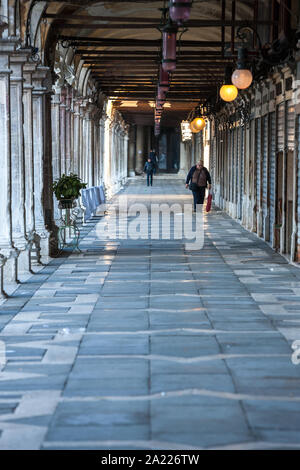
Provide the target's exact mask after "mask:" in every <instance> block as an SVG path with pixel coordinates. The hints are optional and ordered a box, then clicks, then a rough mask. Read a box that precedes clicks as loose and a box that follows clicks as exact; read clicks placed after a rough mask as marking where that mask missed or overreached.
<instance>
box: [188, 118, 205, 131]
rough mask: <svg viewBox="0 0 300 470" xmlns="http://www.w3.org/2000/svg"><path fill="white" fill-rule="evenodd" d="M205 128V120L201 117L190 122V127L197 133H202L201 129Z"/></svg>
mask: <svg viewBox="0 0 300 470" xmlns="http://www.w3.org/2000/svg"><path fill="white" fill-rule="evenodd" d="M205 126H206V122H205V119H203V118H202V117H196V118H195V119H194V120H193V121H192V122H191V127H193V129H197V132H200V131H202V129H204V127H205Z"/></svg>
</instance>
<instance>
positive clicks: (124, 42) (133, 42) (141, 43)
mask: <svg viewBox="0 0 300 470" xmlns="http://www.w3.org/2000/svg"><path fill="white" fill-rule="evenodd" d="M58 39H60V40H62V41H70V42H71V43H72V44H73V45H75V46H76V43H82V44H83V45H86V46H87V45H88V44H87V43H90V44H91V45H105V46H119V47H128V46H135V47H157V46H160V45H161V39H160V38H159V39H117V38H90V37H85V36H82V37H81V36H66V35H58ZM180 45H181V47H221V45H222V42H221V41H181V43H180ZM228 45H230V43H228Z"/></svg>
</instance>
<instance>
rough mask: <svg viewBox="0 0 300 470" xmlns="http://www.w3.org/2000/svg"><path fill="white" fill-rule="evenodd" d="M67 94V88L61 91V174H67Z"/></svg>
mask: <svg viewBox="0 0 300 470" xmlns="http://www.w3.org/2000/svg"><path fill="white" fill-rule="evenodd" d="M66 95H67V91H66V89H65V88H62V89H61V93H60V106H59V107H60V158H61V174H66V172H67V164H66V107H67V105H66Z"/></svg>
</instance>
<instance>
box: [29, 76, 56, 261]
mask: <svg viewBox="0 0 300 470" xmlns="http://www.w3.org/2000/svg"><path fill="white" fill-rule="evenodd" d="M48 72H49V69H48V67H37V70H36V72H35V73H34V74H33V85H34V89H33V92H32V97H33V132H34V146H33V149H34V206H35V230H36V234H37V238H36V245H37V250H38V261H39V260H40V257H41V256H42V257H46V260H47V258H48V257H49V256H50V253H51V247H50V242H51V235H52V234H51V232H50V230H51V228H50V226H49V222H50V220H51V215H50V214H49V213H46V209H47V211H48V212H49V210H50V209H49V208H46V207H43V203H44V204H45V203H46V201H47V199H48V198H47V197H46V194H45V192H46V191H49V190H50V188H51V184H52V175H49V161H48V159H49V158H51V155H49V146H48V143H47V142H46V139H49V138H50V133H51V129H47V125H46V124H47V122H46V118H47V116H46V110H47V103H46V94H47V93H49V90H48V88H47V87H45V86H44V80H45V78H46V77H47V74H48ZM46 215H47V220H46Z"/></svg>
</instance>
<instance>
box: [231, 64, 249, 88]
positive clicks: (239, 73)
mask: <svg viewBox="0 0 300 470" xmlns="http://www.w3.org/2000/svg"><path fill="white" fill-rule="evenodd" d="M252 80H253V76H252V73H251V70H248V69H236V70H235V71H234V72H233V74H232V76H231V81H232V83H233V85H235V86H236V87H237V88H239V89H240V90H245V89H246V88H248V87H249V86H250V85H251V83H252Z"/></svg>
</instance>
